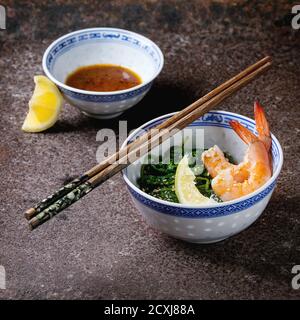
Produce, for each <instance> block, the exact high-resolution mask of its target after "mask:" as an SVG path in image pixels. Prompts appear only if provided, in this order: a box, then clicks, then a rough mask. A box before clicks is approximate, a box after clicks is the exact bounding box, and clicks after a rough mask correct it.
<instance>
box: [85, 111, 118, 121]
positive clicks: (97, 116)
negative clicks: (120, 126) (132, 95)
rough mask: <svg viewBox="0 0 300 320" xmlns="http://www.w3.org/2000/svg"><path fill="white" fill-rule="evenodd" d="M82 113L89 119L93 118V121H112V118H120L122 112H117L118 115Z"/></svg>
mask: <svg viewBox="0 0 300 320" xmlns="http://www.w3.org/2000/svg"><path fill="white" fill-rule="evenodd" d="M82 113H83V114H84V115H86V116H88V117H90V118H94V119H104V120H105V119H112V118H116V117H118V116H120V115H121V114H122V113H123V112H118V113H108V114H101V115H100V114H93V113H88V112H84V111H82Z"/></svg>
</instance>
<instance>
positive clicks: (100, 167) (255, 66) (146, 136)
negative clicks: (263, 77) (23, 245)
mask: <svg viewBox="0 0 300 320" xmlns="http://www.w3.org/2000/svg"><path fill="white" fill-rule="evenodd" d="M270 61H271V57H269V56H266V57H264V58H263V59H261V60H259V61H257V62H256V63H255V64H253V65H251V66H249V67H248V68H246V69H245V70H243V71H242V72H240V73H239V74H237V75H236V76H234V77H232V78H231V79H229V80H228V81H226V82H224V83H223V84H221V85H220V86H219V87H217V88H215V89H214V90H212V91H210V92H209V93H207V94H206V95H205V96H203V97H201V98H200V99H198V100H197V101H195V102H194V103H192V104H191V105H189V106H188V107H186V108H185V109H183V110H182V111H180V112H178V113H177V114H175V115H174V116H173V117H171V118H169V119H168V120H166V121H165V122H163V123H161V124H160V125H158V126H157V127H156V129H157V131H159V130H162V129H165V128H168V126H170V125H171V124H173V123H175V122H176V121H177V120H178V119H180V118H182V117H184V116H186V115H188V114H189V113H190V112H192V111H193V110H195V109H196V108H198V107H199V106H200V105H202V104H204V103H206V102H207V101H209V100H210V99H211V98H213V97H214V96H216V95H217V94H219V93H220V92H222V91H223V90H225V89H226V88H228V87H229V86H231V85H232V84H234V83H236V82H237V81H239V80H241V79H242V78H243V77H245V76H247V75H249V74H250V73H252V72H253V71H255V70H256V69H258V68H260V67H261V66H263V65H264V64H265V63H267V62H270ZM149 138H150V133H146V134H144V135H143V136H141V137H139V138H138V139H137V140H135V141H134V142H132V143H131V144H129V145H127V147H126V148H124V149H121V150H119V151H118V152H117V153H115V154H113V155H112V156H110V157H109V158H107V159H105V160H104V161H102V162H101V163H99V164H98V165H96V166H94V167H93V168H91V169H90V170H88V171H86V172H85V173H84V174H83V175H81V176H80V177H78V178H76V179H74V180H73V181H71V182H70V183H68V184H66V185H65V186H63V187H62V188H60V189H59V190H58V191H56V192H54V193H53V194H52V195H50V196H49V197H47V198H46V199H44V200H42V201H41V202H40V203H38V204H37V205H36V206H34V207H32V208H30V209H28V210H27V211H26V212H25V218H26V219H27V220H30V219H32V218H33V217H34V216H36V215H37V214H39V213H40V212H42V211H43V210H44V209H46V208H47V207H48V206H50V205H51V204H52V203H54V202H55V201H56V200H58V199H60V198H61V197H63V196H64V195H66V194H67V193H69V192H70V191H72V190H74V189H75V188H76V187H78V186H79V185H81V184H82V183H84V182H86V181H88V179H90V178H91V177H93V176H94V175H96V174H98V173H99V172H101V171H102V170H104V169H105V168H107V167H109V166H110V165H111V164H112V163H114V162H115V161H117V160H119V159H120V158H122V157H123V156H124V155H126V154H128V152H129V151H130V150H133V149H135V148H137V147H138V146H140V145H141V144H142V143H144V142H145V141H148V140H149Z"/></svg>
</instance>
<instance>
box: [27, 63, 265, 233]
mask: <svg viewBox="0 0 300 320" xmlns="http://www.w3.org/2000/svg"><path fill="white" fill-rule="evenodd" d="M270 66H271V62H270V61H269V59H268V60H267V61H265V63H264V64H262V65H261V66H260V67H259V68H257V69H255V70H253V71H252V72H250V73H247V74H246V75H244V77H242V78H240V79H239V80H238V81H235V82H233V83H232V84H231V85H230V86H228V87H227V88H225V89H224V90H222V91H219V92H218V93H217V94H216V95H213V96H212V98H211V99H208V100H207V101H206V102H205V103H201V104H198V106H196V107H195V108H193V109H192V110H191V112H189V113H187V114H186V115H183V116H182V117H176V119H177V120H176V121H174V122H171V123H169V126H168V127H167V128H165V129H168V130H160V131H159V132H158V133H157V134H156V135H154V136H153V137H151V138H150V140H147V141H144V142H143V143H141V144H139V145H138V146H137V147H136V148H132V144H130V146H131V148H129V149H128V148H125V149H126V150H128V151H129V152H128V154H125V155H123V156H122V157H120V158H119V162H115V163H114V164H110V165H108V166H107V167H105V168H103V169H102V170H101V171H100V172H98V173H97V174H95V175H93V176H92V177H91V178H89V179H88V180H87V181H85V182H83V183H81V184H80V185H79V186H78V187H76V188H74V189H72V190H71V191H70V192H69V193H67V194H65V195H64V196H62V197H61V198H60V199H58V200H57V201H55V202H54V203H52V204H51V205H50V206H48V207H47V208H46V209H44V210H43V211H42V212H40V213H39V214H37V215H36V216H35V217H34V218H33V219H32V220H31V221H30V223H29V224H30V227H31V229H35V228H36V227H37V226H39V225H41V224H43V223H44V222H46V221H47V220H49V219H50V218H52V217H53V216H55V215H56V214H57V213H59V212H60V211H62V210H63V209H65V208H66V207H68V206H70V205H71V204H73V203H74V202H76V201H78V200H79V199H81V198H82V197H83V196H84V195H86V194H87V193H89V192H90V191H91V190H93V189H94V188H96V187H97V186H99V185H100V184H101V183H103V182H104V181H106V180H107V179H109V178H110V177H111V176H113V175H115V174H116V173H117V172H119V171H121V170H122V169H124V168H125V167H127V166H128V165H129V164H130V163H132V162H134V161H136V160H137V159H138V158H140V157H141V156H143V155H145V154H146V153H147V152H149V151H150V150H151V149H153V148H155V147H156V146H158V145H159V144H161V143H162V142H164V141H165V140H167V139H168V138H170V137H171V136H172V135H174V133H175V132H176V130H182V129H183V128H185V127H186V126H187V125H188V124H190V123H192V122H193V121H195V120H196V119H198V118H199V117H200V116H202V115H203V114H205V113H206V112H207V111H209V110H210V109H212V108H213V107H215V106H216V105H217V104H219V103H221V102H222V101H224V100H225V99H226V98H228V97H229V96H231V95H232V94H233V93H235V92H236V91H238V90H239V89H240V88H242V87H243V86H245V85H246V84H248V83H249V82H250V81H252V80H253V79H255V78H256V77H258V76H259V75H261V74H262V73H263V72H265V71H266V70H267V69H268V68H269V67H270ZM199 100H200V99H199ZM199 100H197V101H199ZM197 101H196V102H197ZM194 104H195V103H194ZM178 114H182V113H180V112H179V113H177V114H176V115H178ZM172 118H173V117H172ZM173 119H174V118H173ZM169 120H170V119H169ZM175 129H176V130H175ZM122 150H124V149H122ZM123 153H124V152H119V155H121V154H123ZM114 157H116V155H114Z"/></svg>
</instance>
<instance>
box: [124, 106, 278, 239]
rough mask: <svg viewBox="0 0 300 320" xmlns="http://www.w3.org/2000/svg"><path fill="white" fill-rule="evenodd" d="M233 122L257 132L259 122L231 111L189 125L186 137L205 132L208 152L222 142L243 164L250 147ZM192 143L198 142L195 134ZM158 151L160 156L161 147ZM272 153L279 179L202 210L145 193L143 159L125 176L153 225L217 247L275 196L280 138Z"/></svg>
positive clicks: (146, 126)
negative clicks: (141, 188)
mask: <svg viewBox="0 0 300 320" xmlns="http://www.w3.org/2000/svg"><path fill="white" fill-rule="evenodd" d="M173 114H174V113H172V114H167V115H164V116H161V117H159V118H156V119H154V120H151V121H149V122H147V123H146V124H144V125H142V126H141V127H139V128H138V129H136V130H135V131H134V132H133V133H132V134H131V135H130V136H129V137H128V139H127V140H126V141H125V142H124V144H123V147H124V146H125V145H126V144H127V143H128V142H131V141H133V140H134V139H135V138H136V137H137V136H138V135H140V134H141V133H142V132H143V131H144V130H149V129H151V128H152V127H154V126H156V125H158V124H159V123H161V122H163V121H165V120H166V119H168V118H169V117H170V116H172V115H173ZM230 120H237V121H240V122H241V123H242V124H243V125H245V126H247V127H248V128H249V129H250V130H251V131H252V132H255V133H256V131H255V122H254V120H252V119H250V118H247V117H245V116H242V115H239V114H236V113H231V112H226V111H211V112H208V113H207V114H205V115H204V116H203V117H201V118H200V119H198V120H197V121H195V122H193V123H192V124H191V125H190V126H189V127H188V130H187V129H185V136H184V137H185V139H186V137H187V136H192V135H195V132H196V130H195V129H203V131H204V146H205V147H206V148H209V147H211V146H213V145H215V144H216V145H218V146H219V147H220V148H221V149H222V150H224V151H227V152H229V153H230V154H231V155H233V156H234V158H235V160H237V161H238V162H240V161H242V159H243V156H244V154H245V151H246V149H247V146H246V144H245V143H244V142H243V141H242V140H241V139H240V138H239V137H238V136H237V134H236V133H235V132H234V131H233V130H232V128H231V127H230V126H229V124H228V122H229V121H230ZM190 129H192V130H190ZM197 134H199V132H198V133H197ZM176 140H177V139H175V141H176ZM192 141H196V140H195V136H194V137H193V139H192ZM164 144H165V143H164ZM164 144H162V151H163V152H164V151H167V150H168V148H169V147H170V143H166V144H165V145H164ZM174 145H181V139H178V140H177V143H176V142H174ZM152 152H155V149H154V151H152ZM272 155H273V175H272V177H271V179H270V180H269V181H268V182H267V183H266V184H265V185H263V186H262V187H261V188H259V189H258V190H256V191H255V192H253V193H251V194H249V195H247V196H244V197H241V198H239V199H236V200H233V201H228V202H222V203H216V204H210V205H206V206H201V207H200V206H197V205H184V204H178V203H172V202H168V201H164V200H160V199H157V198H155V197H153V196H150V195H149V194H147V193H145V192H143V191H142V190H140V189H139V186H138V184H137V180H138V178H139V177H140V172H141V163H142V160H143V159H140V160H138V161H136V162H135V163H133V164H132V165H130V166H129V167H127V168H126V169H125V170H123V178H124V180H125V182H126V184H127V187H128V189H129V191H130V194H131V196H132V199H133V202H134V204H135V206H136V207H137V209H138V210H139V211H140V212H141V214H142V215H143V216H144V218H145V220H146V221H147V222H148V223H149V224H150V225H151V226H152V227H154V228H155V229H157V230H159V231H161V232H163V233H166V234H168V235H170V236H172V237H175V238H179V239H182V240H185V241H189V242H194V243H213V242H217V241H221V240H224V239H226V238H228V237H231V236H233V235H235V234H237V233H239V232H241V231H242V230H244V229H246V228H247V227H249V226H250V225H251V224H252V223H253V222H254V221H255V220H256V219H257V218H258V217H259V216H260V215H261V214H262V212H263V211H264V209H265V207H266V206H267V204H268V202H269V200H270V198H271V195H272V192H273V190H274V188H275V184H276V180H277V177H278V175H279V173H280V170H281V167H282V163H283V154H282V149H281V146H280V143H279V142H278V140H277V139H276V137H275V136H274V135H272Z"/></svg>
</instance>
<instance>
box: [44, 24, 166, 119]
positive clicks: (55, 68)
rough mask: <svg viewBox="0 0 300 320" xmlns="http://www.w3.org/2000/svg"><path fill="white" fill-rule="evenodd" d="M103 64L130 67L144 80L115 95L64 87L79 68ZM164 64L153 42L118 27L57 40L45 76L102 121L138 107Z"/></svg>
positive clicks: (46, 60) (49, 53) (49, 52)
mask: <svg viewBox="0 0 300 320" xmlns="http://www.w3.org/2000/svg"><path fill="white" fill-rule="evenodd" d="M101 63H105V64H107V63H108V64H115V65H120V66H123V67H127V68H129V69H131V70H133V71H135V72H136V73H137V74H138V75H139V76H140V77H141V79H142V83H141V84H140V85H138V86H136V87H133V88H130V89H126V90H119V91H112V92H95V91H86V90H80V89H76V88H73V87H70V86H67V85H66V84H65V81H66V78H67V76H68V75H69V74H70V73H72V72H73V71H74V70H76V69H77V68H79V67H82V66H87V65H92V64H101ZM163 64H164V58H163V54H162V52H161V50H160V49H159V47H158V46H157V45H156V44H155V43H154V42H152V41H151V40H149V39H148V38H146V37H144V36H142V35H140V34H137V33H134V32H131V31H127V30H122V29H116V28H92V29H83V30H79V31H75V32H72V33H69V34H67V35H64V36H62V37H61V38H59V39H57V40H56V41H54V42H53V43H52V44H51V45H50V46H49V47H48V49H47V50H46V52H45V53H44V57H43V69H44V72H45V74H46V75H47V77H48V78H49V79H51V80H52V81H53V82H54V83H55V84H56V85H57V86H58V87H59V89H60V90H61V92H62V93H63V95H64V97H65V99H66V100H67V101H69V102H70V103H71V104H72V105H74V106H75V107H77V108H79V109H80V110H81V111H82V112H83V113H85V114H87V115H89V116H91V117H94V118H100V119H108V118H114V117H117V116H119V115H120V114H121V113H123V112H124V111H125V110H127V109H129V108H130V107H132V106H134V105H135V104H137V103H138V102H139V101H140V100H141V99H142V98H143V97H144V96H145V94H146V93H147V92H148V91H149V89H150V87H151V85H152V83H153V80H154V79H155V78H156V77H157V76H158V74H159V73H160V71H161V69H162V67H163Z"/></svg>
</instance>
